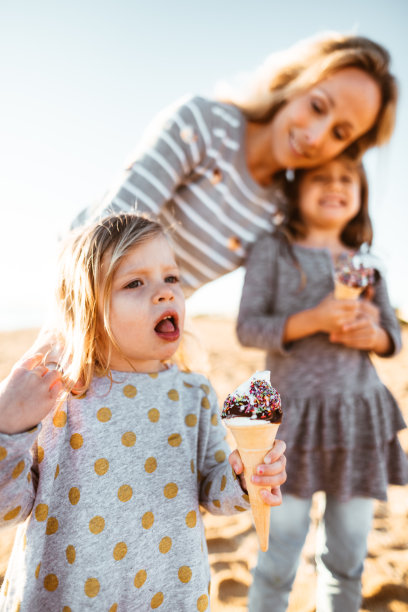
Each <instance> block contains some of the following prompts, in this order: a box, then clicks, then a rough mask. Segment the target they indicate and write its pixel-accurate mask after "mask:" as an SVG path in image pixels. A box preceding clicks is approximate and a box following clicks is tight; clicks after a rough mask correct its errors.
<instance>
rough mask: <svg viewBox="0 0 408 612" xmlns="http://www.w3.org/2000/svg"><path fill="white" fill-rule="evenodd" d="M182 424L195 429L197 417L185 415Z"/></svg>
mask: <svg viewBox="0 0 408 612" xmlns="http://www.w3.org/2000/svg"><path fill="white" fill-rule="evenodd" d="M184 422H185V424H186V425H187V427H195V426H196V425H197V416H196V415H195V414H187V416H186V418H185V419H184Z"/></svg>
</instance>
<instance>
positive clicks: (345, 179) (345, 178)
mask: <svg viewBox="0 0 408 612" xmlns="http://www.w3.org/2000/svg"><path fill="white" fill-rule="evenodd" d="M341 181H342V183H352V182H353V177H351V176H350V175H348V174H344V175H343V176H342V177H341Z"/></svg>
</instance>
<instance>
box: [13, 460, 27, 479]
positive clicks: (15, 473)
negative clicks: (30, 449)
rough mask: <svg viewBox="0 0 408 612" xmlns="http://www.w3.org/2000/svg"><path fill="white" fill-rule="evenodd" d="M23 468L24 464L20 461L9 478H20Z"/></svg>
mask: <svg viewBox="0 0 408 612" xmlns="http://www.w3.org/2000/svg"><path fill="white" fill-rule="evenodd" d="M24 466H25V463H24V460H23V459H22V460H21V461H19V462H18V463H17V465H16V466H15V468H14V470H13V473H12V474H11V477H12V478H18V477H19V476H20V474H21V472H22V471H23V470H24Z"/></svg>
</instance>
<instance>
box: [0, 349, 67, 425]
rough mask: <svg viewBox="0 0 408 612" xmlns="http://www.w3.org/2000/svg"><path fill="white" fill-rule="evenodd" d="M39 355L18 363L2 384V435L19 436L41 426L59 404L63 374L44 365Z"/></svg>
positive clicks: (0, 420) (0, 400) (0, 397)
mask: <svg viewBox="0 0 408 612" xmlns="http://www.w3.org/2000/svg"><path fill="white" fill-rule="evenodd" d="M43 359H44V355H43V354H42V353H38V354H36V355H34V356H32V357H28V358H26V359H23V360H21V361H19V362H17V363H16V365H15V366H14V367H13V369H12V370H11V372H10V374H9V376H8V377H7V378H6V379H4V380H3V381H2V382H1V383H0V432H1V433H6V434H15V433H20V432H24V431H27V430H28V429H31V428H32V427H34V426H35V425H37V424H38V423H39V422H40V421H41V420H42V419H43V418H44V417H45V416H46V415H47V414H48V413H49V412H50V411H51V410H53V409H54V408H55V407H56V405H57V403H58V400H59V396H60V393H61V391H62V389H63V385H62V381H61V374H60V373H59V372H58V371H57V370H49V369H48V368H47V367H46V366H44V365H42V361H43Z"/></svg>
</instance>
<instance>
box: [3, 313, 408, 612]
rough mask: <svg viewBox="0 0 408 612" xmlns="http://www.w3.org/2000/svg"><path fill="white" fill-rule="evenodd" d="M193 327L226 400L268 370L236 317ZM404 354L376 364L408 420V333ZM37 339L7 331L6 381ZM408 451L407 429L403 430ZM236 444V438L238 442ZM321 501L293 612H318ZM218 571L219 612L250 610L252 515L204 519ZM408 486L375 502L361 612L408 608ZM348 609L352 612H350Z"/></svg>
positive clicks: (215, 603)
mask: <svg viewBox="0 0 408 612" xmlns="http://www.w3.org/2000/svg"><path fill="white" fill-rule="evenodd" d="M191 326H192V329H193V332H194V335H195V337H196V340H194V341H193V340H192V341H191V343H192V344H194V345H195V348H196V349H198V351H199V356H200V358H199V359H198V360H197V364H196V366H197V367H198V368H199V369H201V370H205V369H206V370H207V371H206V373H207V375H208V376H209V377H210V379H211V381H212V383H213V385H214V387H215V389H216V391H217V394H218V397H219V399H220V402H221V401H222V400H223V399H224V397H225V396H226V395H227V394H228V393H229V392H230V391H231V389H233V388H234V387H235V386H237V385H238V384H239V383H240V382H242V381H243V380H245V379H246V378H248V376H250V374H252V373H253V372H254V371H255V370H259V369H262V367H263V354H262V352H261V351H258V350H254V349H243V348H242V347H240V346H239V345H238V343H237V341H236V339H235V333H234V323H233V321H231V320H229V319H214V318H206V317H202V318H195V319H194V320H193V321H191ZM403 335H404V349H403V351H402V353H401V354H400V355H398V356H397V357H395V358H393V359H390V360H381V359H376V364H377V367H378V370H379V372H380V375H381V377H382V379H383V381H384V382H385V383H386V384H387V385H388V387H389V388H390V389H391V391H392V392H393V393H394V395H395V396H396V397H397V399H398V401H399V404H400V406H401V409H402V411H403V412H404V415H405V418H406V420H407V421H408V329H407V328H405V329H404V330H403ZM35 336H36V331H35V330H24V331H16V332H6V333H2V334H0V379H1V378H3V377H4V376H5V375H6V374H7V373H8V371H9V369H10V366H11V364H12V363H13V362H14V361H15V360H16V359H17V358H18V357H19V356H20V355H21V354H22V353H23V352H24V351H25V350H26V348H27V347H28V346H29V345H30V344H31V342H32V341H33V339H34V338H35ZM401 442H402V445H403V447H404V450H405V451H406V452H408V430H405V431H403V432H402V433H401ZM231 444H232V441H231ZM318 513H319V504H318V496H317V499H316V502H315V503H314V505H313V510H312V528H311V531H310V533H309V536H308V538H307V541H306V545H305V549H304V553H303V556H302V561H301V565H300V568H299V572H298V575H297V578H296V583H295V587H294V590H293V593H292V596H291V601H290V608H289V610H290V612H313V611H314V609H315V607H314V587H315V575H314V558H313V549H314V529H315V525H316V521H317V519H318ZM204 520H205V524H206V532H207V540H208V547H209V554H210V563H211V569H212V586H211V597H212V608H211V609H212V612H241V611H244V610H246V603H247V593H248V586H249V584H250V582H251V573H250V572H251V569H252V567H253V566H254V564H255V562H256V556H257V551H258V544H257V539H256V535H255V532H254V530H253V527H252V524H251V519H250V516H249V513H245V514H243V515H241V514H240V515H238V516H234V517H215V516H211V515H209V514H206V515H205V518H204ZM12 541H13V531H2V533H1V537H0V576H3V575H4V571H5V568H6V566H7V560H8V556H9V554H10V550H11V546H12ZM407 550H408V486H406V487H390V490H389V501H388V503H382V502H381V503H380V502H378V503H377V504H376V510H375V518H374V524H373V529H372V532H371V534H370V537H369V546H368V557H367V561H366V566H365V572H364V576H363V596H364V600H363V607H362V608H361V612H363V611H364V612H407V611H408V552H407ZM344 612H347V611H346V610H345V611H344Z"/></svg>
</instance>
